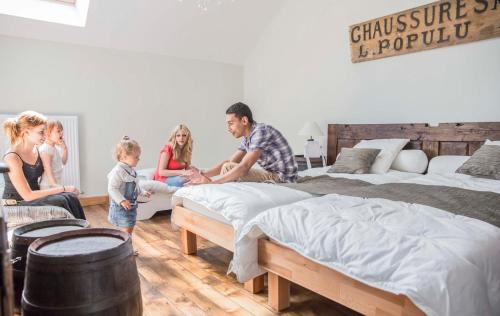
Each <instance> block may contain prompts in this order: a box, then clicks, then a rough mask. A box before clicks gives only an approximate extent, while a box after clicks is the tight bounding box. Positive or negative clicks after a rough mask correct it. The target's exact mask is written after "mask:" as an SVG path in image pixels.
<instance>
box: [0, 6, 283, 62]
mask: <svg viewBox="0 0 500 316" xmlns="http://www.w3.org/2000/svg"><path fill="white" fill-rule="evenodd" d="M41 1H42V0H41ZM283 1H285V0H234V1H232V0H222V4H221V5H217V4H213V5H211V6H210V7H209V9H208V11H206V12H204V11H202V10H200V9H199V8H198V7H197V6H196V0H183V1H182V2H180V1H178V0H90V7H89V12H88V18H87V25H86V27H85V28H79V27H73V26H66V25H60V24H54V23H48V22H42V21H36V20H30V19H24V18H18V17H13V16H8V15H3V14H0V35H6V36H13V37H22V38H31V39H39V40H48V41H55V42H63V43H72V44H78V45H88V46H94V47H103V48H112V49H121V50H131V51H140V52H150V53H157V54H165V55H168V56H175V57H182V58H190V59H200V60H209V61H216V62H223V63H230V64H238V65H242V64H243V63H244V61H245V58H246V56H247V54H248V53H249V51H250V50H252V48H253V47H254V46H255V45H256V43H257V42H258V40H259V38H260V35H261V34H262V33H263V32H264V30H265V28H266V26H267V25H268V24H269V23H270V22H271V20H272V19H273V17H274V15H275V14H276V13H277V12H278V10H279V9H280V7H281V5H282V3H283ZM213 2H217V0H215V1H213Z"/></svg>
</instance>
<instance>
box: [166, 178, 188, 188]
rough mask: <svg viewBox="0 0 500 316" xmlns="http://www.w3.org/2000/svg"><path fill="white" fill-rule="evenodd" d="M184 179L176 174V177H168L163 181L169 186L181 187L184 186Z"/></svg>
mask: <svg viewBox="0 0 500 316" xmlns="http://www.w3.org/2000/svg"><path fill="white" fill-rule="evenodd" d="M185 182H186V180H185V179H184V178H183V177H180V176H176V177H168V178H167V180H166V181H165V183H166V184H167V185H168V186H170V187H178V188H182V187H183V186H184V183H185Z"/></svg>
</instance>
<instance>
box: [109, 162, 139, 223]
mask: <svg viewBox="0 0 500 316" xmlns="http://www.w3.org/2000/svg"><path fill="white" fill-rule="evenodd" d="M124 170H125V169H124ZM125 171H126V172H127V173H128V174H129V175H131V176H132V177H134V178H135V177H136V176H137V175H136V174H135V172H134V174H131V173H130V172H128V171H127V170H125ZM123 196H124V197H125V199H127V200H128V201H129V202H130V205H131V206H132V208H131V209H130V210H126V209H124V208H123V207H122V206H121V205H120V204H118V203H116V202H115V201H114V200H112V199H111V203H110V206H109V216H108V220H109V222H110V223H111V224H113V225H115V226H118V227H134V226H135V221H136V218H137V191H136V184H135V182H134V181H132V182H125V193H124V195H123Z"/></svg>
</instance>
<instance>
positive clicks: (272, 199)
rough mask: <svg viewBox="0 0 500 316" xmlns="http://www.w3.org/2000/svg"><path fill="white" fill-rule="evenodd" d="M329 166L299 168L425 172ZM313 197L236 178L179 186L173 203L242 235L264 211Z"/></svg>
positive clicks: (376, 179)
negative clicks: (238, 180) (236, 180)
mask: <svg viewBox="0 0 500 316" xmlns="http://www.w3.org/2000/svg"><path fill="white" fill-rule="evenodd" d="M328 169H329V167H324V168H313V169H308V170H305V171H301V172H299V175H300V176H307V175H309V176H319V175H324V174H327V175H329V176H332V177H339V178H349V179H359V180H363V181H366V182H370V183H374V184H379V183H388V182H396V181H399V180H403V179H409V178H413V177H417V176H421V175H419V174H416V173H409V172H401V171H395V170H390V171H389V172H388V173H386V174H383V175H377V174H339V173H337V174H332V173H327V172H326V171H327V170H328ZM311 197H313V195H311V194H309V193H305V192H301V191H297V190H294V189H290V188H286V187H282V186H279V185H275V184H269V183H251V182H232V183H225V184H218V185H210V184H209V185H199V186H190V187H184V188H181V189H179V190H178V191H177V192H176V193H175V194H174V195H173V197H172V207H174V206H176V205H184V206H185V207H187V208H189V209H190V210H192V211H195V212H198V213H200V214H202V215H205V216H207V217H210V218H212V219H215V220H218V221H221V222H224V223H231V225H232V226H233V229H234V230H235V233H236V234H235V235H236V236H238V235H239V232H240V230H241V228H242V227H243V225H245V224H246V223H247V222H248V221H249V220H250V219H252V218H254V217H255V216H256V215H257V214H259V213H260V212H263V211H265V210H267V209H269V208H272V207H276V206H279V205H285V204H289V203H293V202H296V201H300V200H304V199H308V198H311Z"/></svg>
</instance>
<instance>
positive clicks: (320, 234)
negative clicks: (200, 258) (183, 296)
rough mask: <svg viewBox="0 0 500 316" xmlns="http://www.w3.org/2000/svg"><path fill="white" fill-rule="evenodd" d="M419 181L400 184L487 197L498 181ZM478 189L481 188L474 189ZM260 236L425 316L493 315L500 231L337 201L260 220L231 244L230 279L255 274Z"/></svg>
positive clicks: (386, 205)
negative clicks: (405, 300)
mask: <svg viewBox="0 0 500 316" xmlns="http://www.w3.org/2000/svg"><path fill="white" fill-rule="evenodd" d="M479 180H484V179H477V178H474V179H468V180H467V179H466V178H464V177H462V176H455V175H444V176H443V177H442V178H439V177H435V175H433V177H431V176H430V175H429V176H421V177H419V178H415V179H413V180H410V181H406V182H413V183H422V184H441V185H449V186H457V187H463V188H469V189H470V188H474V187H476V188H478V187H479V188H482V189H484V190H487V191H493V190H495V189H496V188H498V187H497V186H498V185H499V183H500V181H496V182H493V183H492V182H490V181H492V180H490V181H486V182H484V181H479ZM479 183H480V184H479ZM263 233H264V234H266V235H267V236H269V237H270V238H271V239H272V240H274V241H277V242H278V243H280V244H282V245H284V246H286V247H288V248H291V249H293V250H295V251H297V252H298V253H299V254H301V255H303V256H305V257H307V258H309V259H311V260H313V261H315V262H318V263H320V264H322V265H325V266H327V267H330V268H332V269H335V270H337V271H339V272H341V273H344V274H346V275H348V276H350V277H352V278H354V279H357V280H359V281H361V282H363V283H366V284H368V285H371V286H374V287H376V288H380V289H383V290H386V291H389V292H392V293H395V294H404V295H406V296H408V297H409V298H410V299H411V300H412V301H413V302H414V303H415V304H416V305H417V306H418V307H419V308H420V309H422V311H424V312H425V313H426V314H428V315H449V316H455V315H466V316H469V315H500V264H499V262H500V229H499V228H498V227H495V226H493V225H490V224H488V223H485V222H482V221H479V220H475V219H471V218H468V217H464V216H456V215H453V214H452V213H449V212H446V211H443V210H439V209H436V208H432V207H428V206H423V205H417V204H408V203H404V202H394V201H389V200H385V199H363V198H357V197H349V196H341V195H337V194H332V195H327V196H324V197H319V198H311V199H307V200H303V201H298V202H296V203H293V204H290V205H283V206H280V207H276V208H272V209H269V210H267V211H265V212H261V213H260V214H259V215H257V216H256V217H255V218H253V219H252V220H251V221H249V222H248V223H247V225H245V227H244V228H243V229H242V231H241V234H240V236H239V239H238V240H237V241H236V246H235V254H234V258H233V261H232V263H231V271H232V272H234V273H236V275H237V277H238V280H239V281H240V282H243V281H246V280H248V279H250V278H252V277H254V276H256V275H258V274H259V273H261V271H260V268H259V267H258V264H257V239H258V238H259V236H261V235H262V234H263Z"/></svg>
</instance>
